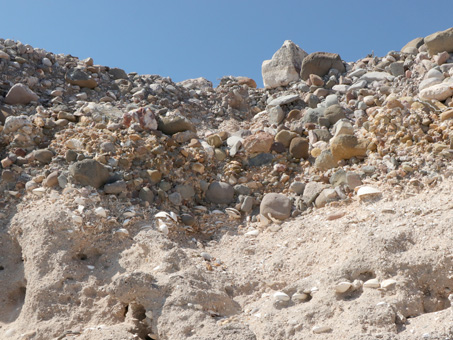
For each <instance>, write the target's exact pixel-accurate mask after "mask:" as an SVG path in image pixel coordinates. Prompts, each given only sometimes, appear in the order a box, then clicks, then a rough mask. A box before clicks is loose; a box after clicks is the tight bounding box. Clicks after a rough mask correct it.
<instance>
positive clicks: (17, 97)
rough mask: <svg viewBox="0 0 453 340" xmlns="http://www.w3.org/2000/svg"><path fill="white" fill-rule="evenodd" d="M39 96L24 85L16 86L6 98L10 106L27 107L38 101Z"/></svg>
mask: <svg viewBox="0 0 453 340" xmlns="http://www.w3.org/2000/svg"><path fill="white" fill-rule="evenodd" d="M38 99H39V97H38V95H37V94H36V93H34V92H33V91H32V90H30V89H29V88H28V86H26V85H24V84H16V85H14V86H13V87H11V89H10V90H9V91H8V93H7V94H6V96H5V103H6V104H10V105H16V104H20V105H27V104H29V103H30V102H32V101H37V100H38Z"/></svg>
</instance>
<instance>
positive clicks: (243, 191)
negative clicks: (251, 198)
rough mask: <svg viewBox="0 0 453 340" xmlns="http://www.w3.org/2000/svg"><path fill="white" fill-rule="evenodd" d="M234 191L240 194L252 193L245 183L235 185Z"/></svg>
mask: <svg viewBox="0 0 453 340" xmlns="http://www.w3.org/2000/svg"><path fill="white" fill-rule="evenodd" d="M234 192H235V193H236V194H238V195H245V196H247V195H250V194H251V192H252V190H251V189H250V188H249V187H248V186H246V185H244V184H236V185H235V186H234Z"/></svg>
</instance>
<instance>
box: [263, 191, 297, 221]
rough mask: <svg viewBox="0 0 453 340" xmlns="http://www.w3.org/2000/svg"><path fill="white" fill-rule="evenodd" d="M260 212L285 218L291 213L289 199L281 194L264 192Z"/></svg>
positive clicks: (280, 218) (281, 218)
mask: <svg viewBox="0 0 453 340" xmlns="http://www.w3.org/2000/svg"><path fill="white" fill-rule="evenodd" d="M260 214H261V215H263V216H265V217H268V216H269V214H271V215H272V217H273V218H277V219H279V220H286V219H287V218H288V217H289V216H290V215H291V200H290V199H289V198H288V197H286V196H285V195H283V194H276V193H269V194H266V195H264V197H263V200H262V201H261V204H260Z"/></svg>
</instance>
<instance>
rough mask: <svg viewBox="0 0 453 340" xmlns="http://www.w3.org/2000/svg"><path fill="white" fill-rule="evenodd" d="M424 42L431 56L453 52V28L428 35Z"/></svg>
mask: <svg viewBox="0 0 453 340" xmlns="http://www.w3.org/2000/svg"><path fill="white" fill-rule="evenodd" d="M424 42H425V45H426V47H427V48H428V52H429V54H430V55H431V56H434V55H436V54H437V53H440V52H444V51H445V52H453V27H452V28H449V29H447V30H445V31H440V32H436V33H433V34H430V35H428V36H427V37H426V38H425V39H424Z"/></svg>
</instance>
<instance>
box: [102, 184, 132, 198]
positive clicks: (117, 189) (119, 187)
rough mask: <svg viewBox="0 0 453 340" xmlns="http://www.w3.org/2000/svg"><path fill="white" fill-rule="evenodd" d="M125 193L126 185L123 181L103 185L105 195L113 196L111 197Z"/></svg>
mask: <svg viewBox="0 0 453 340" xmlns="http://www.w3.org/2000/svg"><path fill="white" fill-rule="evenodd" d="M126 191H127V185H126V182H124V181H116V182H113V183H108V184H106V185H104V192H105V193H106V194H113V195H118V194H121V193H122V192H126Z"/></svg>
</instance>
